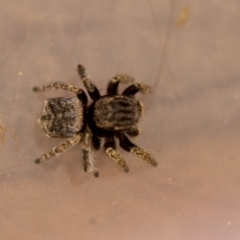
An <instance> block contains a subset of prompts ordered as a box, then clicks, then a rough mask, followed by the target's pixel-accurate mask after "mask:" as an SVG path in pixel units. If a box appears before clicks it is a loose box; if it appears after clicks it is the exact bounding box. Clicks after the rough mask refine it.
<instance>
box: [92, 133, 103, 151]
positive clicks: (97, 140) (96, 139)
mask: <svg viewBox="0 0 240 240" xmlns="http://www.w3.org/2000/svg"><path fill="white" fill-rule="evenodd" d="M92 145H93V147H94V149H95V150H99V148H100V145H101V139H100V138H99V137H98V136H97V135H93V136H92Z"/></svg>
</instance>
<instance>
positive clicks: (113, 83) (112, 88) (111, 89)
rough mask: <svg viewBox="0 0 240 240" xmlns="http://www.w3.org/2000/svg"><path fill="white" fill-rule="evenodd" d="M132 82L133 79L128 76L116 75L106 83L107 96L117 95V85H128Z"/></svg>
mask: <svg viewBox="0 0 240 240" xmlns="http://www.w3.org/2000/svg"><path fill="white" fill-rule="evenodd" d="M132 81H133V78H132V77H130V76H128V75H121V74H118V75H116V76H115V77H113V78H111V79H110V81H109V83H108V87H107V94H108V95H117V94H118V85H119V83H128V82H132Z"/></svg>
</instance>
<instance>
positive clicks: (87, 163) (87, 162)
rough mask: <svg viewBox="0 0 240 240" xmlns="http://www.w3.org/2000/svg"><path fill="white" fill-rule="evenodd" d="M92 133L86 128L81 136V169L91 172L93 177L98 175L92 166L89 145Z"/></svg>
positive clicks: (92, 161)
mask: <svg viewBox="0 0 240 240" xmlns="http://www.w3.org/2000/svg"><path fill="white" fill-rule="evenodd" d="M91 138H92V134H91V131H90V130H89V129H88V128H87V129H86V131H85V133H84V137H83V142H82V143H83V170H84V171H85V172H88V173H92V174H93V175H94V177H98V175H99V174H98V172H97V171H96V169H95V167H94V163H95V161H94V159H93V155H92V150H91V147H90V143H91Z"/></svg>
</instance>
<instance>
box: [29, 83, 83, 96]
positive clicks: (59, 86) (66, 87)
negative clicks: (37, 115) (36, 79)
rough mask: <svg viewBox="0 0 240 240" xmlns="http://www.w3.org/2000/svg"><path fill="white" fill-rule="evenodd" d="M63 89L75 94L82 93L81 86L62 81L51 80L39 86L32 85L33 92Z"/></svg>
mask: <svg viewBox="0 0 240 240" xmlns="http://www.w3.org/2000/svg"><path fill="white" fill-rule="evenodd" d="M58 89H61V90H64V91H69V92H72V93H75V94H82V92H83V90H82V89H81V88H78V87H76V86H74V85H71V84H67V83H63V82H53V83H49V84H46V85H43V86H40V87H37V86H36V87H33V91H34V92H43V91H49V90H58Z"/></svg>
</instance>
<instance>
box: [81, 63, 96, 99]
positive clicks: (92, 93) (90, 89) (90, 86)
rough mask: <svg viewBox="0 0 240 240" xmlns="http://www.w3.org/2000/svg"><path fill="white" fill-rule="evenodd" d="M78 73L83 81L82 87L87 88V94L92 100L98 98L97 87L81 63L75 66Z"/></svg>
mask: <svg viewBox="0 0 240 240" xmlns="http://www.w3.org/2000/svg"><path fill="white" fill-rule="evenodd" d="M77 71H78V74H79V76H80V78H81V80H82V82H83V85H84V87H85V88H86V89H87V91H88V93H89V96H90V97H91V99H92V100H93V101H96V100H97V99H99V98H100V93H99V91H98V89H97V87H96V86H95V85H94V84H93V82H92V81H91V79H90V78H89V77H88V76H87V73H86V70H85V67H84V66H83V65H80V64H79V65H78V68H77Z"/></svg>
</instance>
